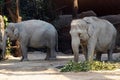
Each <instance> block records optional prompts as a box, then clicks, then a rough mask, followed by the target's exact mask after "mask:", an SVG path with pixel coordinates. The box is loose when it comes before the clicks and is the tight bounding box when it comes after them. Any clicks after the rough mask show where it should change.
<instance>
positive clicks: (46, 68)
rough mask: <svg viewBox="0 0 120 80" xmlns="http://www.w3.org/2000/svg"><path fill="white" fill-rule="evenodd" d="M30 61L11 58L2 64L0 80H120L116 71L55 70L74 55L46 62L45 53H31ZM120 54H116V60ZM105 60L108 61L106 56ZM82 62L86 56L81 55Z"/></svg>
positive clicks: (119, 74)
mask: <svg viewBox="0 0 120 80" xmlns="http://www.w3.org/2000/svg"><path fill="white" fill-rule="evenodd" d="M28 56H29V61H25V62H20V57H19V58H14V57H10V58H9V59H8V60H6V61H1V62H0V80H120V70H119V69H118V70H114V71H89V72H77V73H75V72H64V73H63V72H60V71H59V69H57V68H55V67H56V66H59V65H64V64H65V63H67V62H68V61H69V60H72V59H73V56H72V55H65V54H61V53H59V54H58V55H57V60H55V61H45V60H44V58H45V53H41V52H34V53H32V54H31V53H30V54H29V55H28ZM116 58H120V54H118V53H117V54H114V59H116ZM102 59H103V60H105V59H107V58H106V55H105V54H104V55H103V57H102ZM80 60H84V56H83V55H80Z"/></svg>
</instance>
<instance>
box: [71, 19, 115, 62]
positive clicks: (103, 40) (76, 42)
mask: <svg viewBox="0 0 120 80" xmlns="http://www.w3.org/2000/svg"><path fill="white" fill-rule="evenodd" d="M70 35H71V39H72V41H71V45H72V50H73V53H74V61H75V62H78V59H79V47H80V45H81V47H82V50H83V53H84V55H85V58H86V60H87V61H92V60H93V56H94V53H96V59H98V60H101V55H102V53H103V52H107V53H108V60H109V61H112V52H113V49H114V46H115V42H116V35H117V31H116V29H115V27H114V26H113V25H112V24H111V23H110V22H109V21H107V20H104V19H100V18H98V17H84V18H83V19H76V20H72V22H71V29H70Z"/></svg>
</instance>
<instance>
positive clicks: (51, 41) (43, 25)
mask: <svg viewBox="0 0 120 80" xmlns="http://www.w3.org/2000/svg"><path fill="white" fill-rule="evenodd" d="M5 33H6V36H7V37H9V39H10V41H13V40H18V41H19V44H20V47H21V53H22V59H21V61H27V60H28V57H27V51H28V47H32V48H41V47H47V55H46V58H45V60H54V59H56V50H57V46H58V33H57V31H56V29H55V28H54V26H53V25H52V24H50V23H48V22H45V21H42V20H27V21H22V22H18V23H9V24H8V26H7V28H6V31H5Z"/></svg>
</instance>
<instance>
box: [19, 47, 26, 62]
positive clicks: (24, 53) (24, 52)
mask: <svg viewBox="0 0 120 80" xmlns="http://www.w3.org/2000/svg"><path fill="white" fill-rule="evenodd" d="M20 47H21V51H22V59H21V61H28V57H27V47H26V46H24V45H21V46H20Z"/></svg>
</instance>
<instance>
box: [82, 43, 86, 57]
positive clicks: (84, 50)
mask: <svg viewBox="0 0 120 80" xmlns="http://www.w3.org/2000/svg"><path fill="white" fill-rule="evenodd" d="M81 47H82V53H83V54H84V55H85V59H87V47H86V46H85V45H81Z"/></svg>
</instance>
